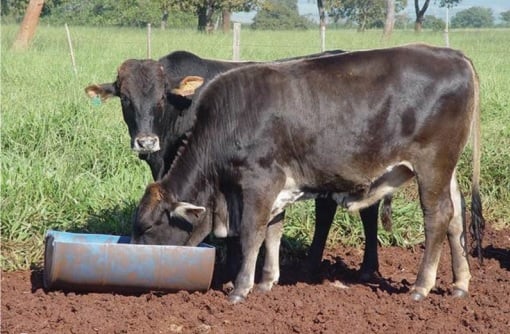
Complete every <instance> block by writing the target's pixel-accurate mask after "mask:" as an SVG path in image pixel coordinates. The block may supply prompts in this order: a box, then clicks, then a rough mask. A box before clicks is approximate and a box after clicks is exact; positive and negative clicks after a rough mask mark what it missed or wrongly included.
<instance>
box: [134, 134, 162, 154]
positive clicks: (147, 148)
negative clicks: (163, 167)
mask: <svg viewBox="0 0 510 334" xmlns="http://www.w3.org/2000/svg"><path fill="white" fill-rule="evenodd" d="M134 149H135V151H143V152H154V151H158V150H159V149H160V147H159V139H158V137H155V136H143V137H137V138H136V139H135V147H134Z"/></svg>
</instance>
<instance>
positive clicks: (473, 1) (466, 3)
mask: <svg viewBox="0 0 510 334" xmlns="http://www.w3.org/2000/svg"><path fill="white" fill-rule="evenodd" d="M407 2H408V5H407V8H406V9H405V12H406V13H407V15H408V16H409V17H410V18H415V17H416V14H415V12H414V0H407ZM423 3H424V1H423V0H420V1H419V4H420V7H421V6H423ZM475 6H476V7H485V8H491V9H492V12H493V15H494V19H495V21H496V22H499V21H500V17H499V14H500V13H501V12H504V11H507V10H510V0H462V1H461V2H460V4H458V5H457V6H455V7H453V8H451V9H450V10H449V16H450V19H451V18H452V17H453V16H454V15H455V14H456V13H458V12H459V11H461V10H465V9H468V8H470V7H475ZM298 8H299V14H301V15H306V16H310V17H311V18H313V19H315V20H316V21H318V20H319V14H318V11H317V1H316V0H298ZM425 15H434V16H436V17H439V18H442V19H443V20H445V16H446V9H445V8H440V7H439V6H438V5H436V4H435V3H434V0H431V1H430V5H429V8H428V9H427V12H426V13H425ZM253 16H255V12H250V13H234V14H233V16H232V20H233V21H237V22H242V23H250V22H251V20H252V19H253Z"/></svg>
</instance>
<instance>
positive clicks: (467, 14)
mask: <svg viewBox="0 0 510 334" xmlns="http://www.w3.org/2000/svg"><path fill="white" fill-rule="evenodd" d="M493 24H494V16H493V15H492V9H490V8H484V7H471V8H468V9H465V10H462V11H460V12H458V13H457V14H456V15H455V16H454V17H453V18H452V27H454V28H487V27H492V25H493Z"/></svg>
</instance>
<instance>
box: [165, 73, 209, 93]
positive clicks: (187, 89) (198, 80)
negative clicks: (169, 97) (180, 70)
mask: <svg viewBox="0 0 510 334" xmlns="http://www.w3.org/2000/svg"><path fill="white" fill-rule="evenodd" d="M203 83H204V78H202V77H198V76H194V75H191V76H187V77H185V78H184V79H182V80H181V82H180V83H179V87H177V88H174V89H172V91H171V92H172V93H173V94H176V95H180V96H190V95H193V94H195V91H196V90H197V89H198V87H200V86H202V84H203Z"/></svg>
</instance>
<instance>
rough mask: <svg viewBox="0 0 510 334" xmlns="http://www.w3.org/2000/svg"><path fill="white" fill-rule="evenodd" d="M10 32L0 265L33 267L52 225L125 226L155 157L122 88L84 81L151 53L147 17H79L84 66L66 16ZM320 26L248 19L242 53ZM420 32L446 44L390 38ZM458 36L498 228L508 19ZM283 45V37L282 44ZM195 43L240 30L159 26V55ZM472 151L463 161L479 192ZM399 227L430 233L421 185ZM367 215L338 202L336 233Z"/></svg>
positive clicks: (508, 133)
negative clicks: (127, 118) (283, 26)
mask: <svg viewBox="0 0 510 334" xmlns="http://www.w3.org/2000/svg"><path fill="white" fill-rule="evenodd" d="M1 29H2V34H1V104H0V105H1V157H2V159H1V207H0V218H1V243H2V254H1V265H2V269H3V270H14V269H26V268H28V267H30V266H31V265H32V264H35V263H39V262H40V261H41V258H42V253H43V236H44V232H45V231H46V230H47V229H50V228H53V229H60V230H67V231H88V232H98V233H116V234H126V233H129V231H130V218H131V214H132V210H133V208H134V206H135V205H136V203H137V202H138V200H139V199H140V197H141V195H142V193H143V191H144V189H145V186H146V185H147V184H148V183H149V182H150V181H151V176H150V172H149V169H148V167H147V166H146V165H145V163H144V162H141V161H139V160H138V158H137V157H136V156H135V155H134V154H133V153H132V152H131V150H130V148H129V136H128V133H127V129H126V126H125V125H124V122H123V120H122V114H121V111H120V104H119V102H118V101H117V100H112V101H108V102H107V103H104V104H102V105H100V106H94V105H92V103H91V102H90V101H89V100H88V98H87V97H86V96H85V94H84V92H83V88H84V87H85V86H87V85H88V84H90V83H101V82H110V81H113V80H114V78H115V75H116V69H117V67H118V66H119V65H120V64H121V63H122V62H123V61H124V60H126V59H128V58H145V57H146V32H145V31H144V30H137V29H114V28H101V29H99V28H85V27H70V29H71V36H72V40H73V45H74V51H75V57H76V64H77V70H78V75H77V76H75V75H74V73H73V70H72V66H71V60H70V56H69V49H68V45H67V40H66V35H65V30H64V28H63V27H47V26H41V27H39V29H38V31H37V35H36V37H35V39H34V41H33V44H32V46H31V48H30V50H28V51H26V52H13V51H11V50H10V46H11V44H12V41H13V39H14V37H15V35H16V33H17V29H18V27H17V26H2V27H1ZM318 37H319V36H318V32H317V31H305V32H300V31H296V32H289V31H282V32H260V31H250V30H247V29H245V30H243V31H242V33H241V57H242V59H244V60H272V59H277V58H283V57H289V56H297V55H302V54H306V53H315V52H318V51H319V39H318ZM326 40H327V42H326V46H327V48H328V49H336V48H339V49H346V50H350V49H367V48H374V47H382V46H385V45H384V44H382V43H381V41H380V32H379V31H369V32H366V33H357V32H354V31H345V30H331V31H328V32H327V38H326ZM414 41H422V42H427V43H430V44H434V45H442V44H443V43H444V42H443V36H442V34H440V33H432V32H424V33H422V34H420V35H416V34H414V32H409V31H407V32H406V31H396V32H395V33H394V35H393V38H392V40H391V41H390V42H389V43H386V45H397V44H404V43H410V42H414ZM450 42H451V46H452V47H454V48H459V49H462V50H463V51H464V52H465V53H466V54H467V55H468V56H469V57H471V58H472V59H473V61H474V63H475V66H476V68H477V70H478V72H479V75H480V79H481V90H482V113H483V115H482V123H483V124H482V125H483V126H482V128H483V165H482V193H483V202H484V205H485V215H486V218H487V219H488V221H489V223H491V224H494V225H495V226H496V227H497V228H508V227H510V219H509V218H508V217H510V209H509V205H508V204H509V203H510V195H509V194H510V180H509V177H508V176H509V175H510V163H509V161H510V149H509V147H510V95H509V94H508V87H510V57H508V56H507V50H506V49H505V48H506V46H508V45H510V32H509V31H508V30H482V31H477V32H473V31H452V32H451V35H450ZM274 45H276V46H274ZM180 49H185V50H188V51H191V52H195V53H197V54H199V55H201V56H203V57H208V58H218V59H229V58H231V54H232V35H231V34H222V33H217V34H213V35H204V34H199V33H197V32H195V31H185V30H183V31H177V30H173V31H160V30H153V37H152V57H153V58H159V57H160V56H163V55H165V54H167V53H169V52H171V51H174V50H180ZM470 159H471V156H470V150H469V149H468V150H467V151H466V153H465V154H464V155H463V157H462V160H461V163H460V167H459V179H460V183H461V187H462V190H463V192H464V193H465V194H468V193H469V189H470V188H469V187H470V177H471V162H470V161H471V160H470ZM393 210H394V213H393V220H394V225H393V231H392V232H391V233H388V232H385V231H381V232H380V234H379V239H380V241H381V242H382V243H383V244H384V245H390V244H392V245H400V246H409V245H413V244H416V243H418V242H421V241H422V240H423V226H422V221H421V212H420V210H419V205H418V203H417V201H416V194H415V193H414V191H413V190H412V187H411V188H409V189H406V190H405V191H402V192H400V193H399V194H398V195H397V198H396V200H395V201H394V205H393ZM313 221H314V209H313V203H312V202H311V201H310V202H306V203H298V204H296V205H294V206H292V207H291V208H290V209H289V211H288V214H287V219H286V222H287V223H286V226H285V228H286V231H285V234H286V236H287V237H288V238H287V240H292V241H293V242H294V243H295V245H302V244H308V243H309V242H310V239H311V235H312V233H313ZM362 238H363V235H362V229H361V224H360V221H359V218H358V216H357V215H353V214H347V213H345V212H343V211H342V210H338V214H337V217H336V222H335V224H334V227H333V229H332V231H331V233H330V240H329V244H330V245H332V244H334V243H337V242H343V243H348V244H351V245H360V243H361V241H362Z"/></svg>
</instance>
